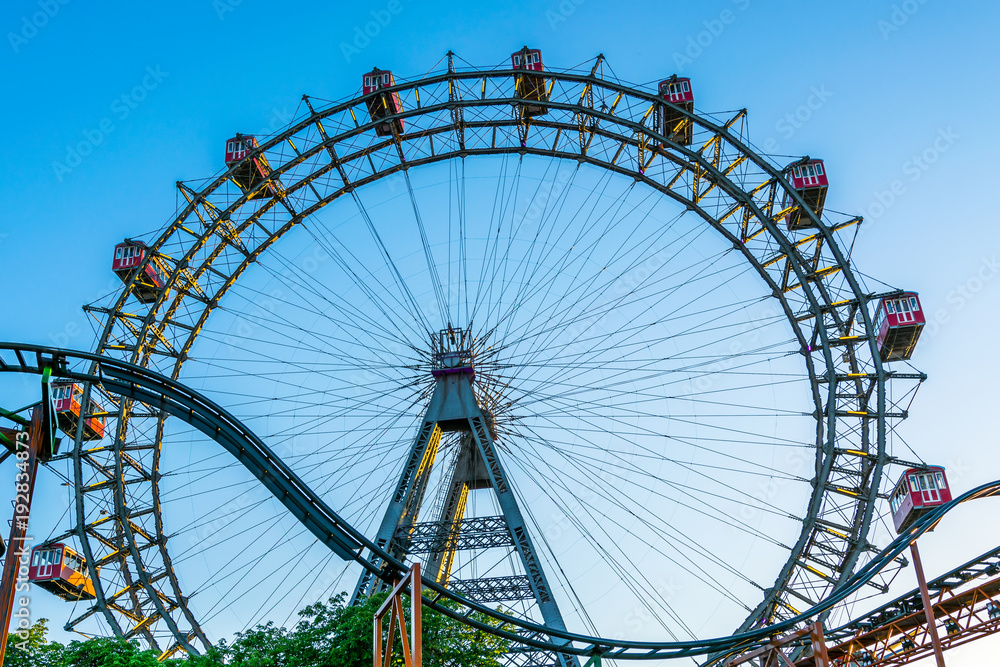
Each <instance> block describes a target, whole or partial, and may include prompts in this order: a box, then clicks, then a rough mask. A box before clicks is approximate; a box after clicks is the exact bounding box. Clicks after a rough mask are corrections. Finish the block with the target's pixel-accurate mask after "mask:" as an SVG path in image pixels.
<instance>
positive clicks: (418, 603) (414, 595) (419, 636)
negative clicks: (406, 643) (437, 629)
mask: <svg viewBox="0 0 1000 667" xmlns="http://www.w3.org/2000/svg"><path fill="white" fill-rule="evenodd" d="M423 606H424V600H423V595H422V594H421V592H420V563H414V564H413V567H412V568H410V632H411V635H410V637H411V639H410V644H411V646H412V648H413V654H412V655H413V667H421V665H422V664H423V652H424V648H423V635H424V627H423V621H422V620H421V618H420V612H421V611H422V609H423Z"/></svg>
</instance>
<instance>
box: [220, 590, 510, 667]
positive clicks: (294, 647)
mask: <svg viewBox="0 0 1000 667" xmlns="http://www.w3.org/2000/svg"><path fill="white" fill-rule="evenodd" d="M385 598H386V596H385V595H384V594H383V595H374V596H372V597H370V598H368V599H367V600H365V601H364V602H363V603H362V604H359V605H356V606H350V605H347V604H345V601H346V599H347V598H346V595H345V594H343V593H341V594H340V595H337V596H335V597H332V598H330V600H329V601H328V602H326V603H317V604H314V605H311V606H309V607H306V608H305V609H303V610H302V611H301V612H299V616H300V620H299V622H298V623H297V624H296V625H295V627H294V628H293V629H292V630H291V631H286V630H284V629H282V628H276V627H274V625H273V624H270V623H269V624H267V625H261V626H258V627H257V628H255V629H253V630H249V631H247V632H244V633H240V634H239V635H237V637H236V639H235V640H234V641H233V643H232V644H231V645H229V646H225V645H223V646H220V652H221V654H222V655H223V656H224V657H225V659H226V664H228V665H231V666H232V667H272V666H273V667H328V666H329V665H335V666H336V667H370V665H371V664H372V647H373V637H372V631H373V626H372V618H373V617H374V614H375V611H376V610H377V609H378V607H379V606H380V605H381V604H382V602H383V601H384V600H385ZM408 610H409V605H407V614H406V616H407V625H409V613H408ZM386 620H388V619H386ZM422 621H423V655H424V665H426V666H428V667H499V665H500V664H501V663H500V660H499V658H500V656H502V655H503V653H504V652H506V650H507V648H508V644H507V642H505V641H504V640H501V639H499V638H497V637H494V636H493V635H490V634H488V633H485V632H482V631H479V630H474V629H472V628H470V627H469V626H468V625H466V624H464V623H462V622H460V621H456V620H454V619H451V618H449V617H447V616H445V615H443V614H440V613H438V612H435V611H431V610H429V609H426V608H425V609H424V611H423V614H422ZM393 657H394V660H393V662H394V664H395V665H402V664H403V658H402V646H401V644H400V641H399V637H398V633H397V637H396V646H395V649H394V651H393Z"/></svg>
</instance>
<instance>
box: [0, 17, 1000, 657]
mask: <svg viewBox="0 0 1000 667" xmlns="http://www.w3.org/2000/svg"><path fill="white" fill-rule="evenodd" d="M340 5H341V3H336V5H335V4H334V3H320V2H294V1H293V2H287V3H280V6H281V9H280V10H278V9H276V7H277V6H279V3H270V2H265V1H264V0H215V1H214V2H213V0H199V1H197V2H194V1H187V0H185V1H181V2H172V3H151V4H147V3H131V2H130V3H125V2H102V3H99V5H98V6H95V3H87V2H84V1H83V0H42V1H41V2H39V1H37V0H36V1H25V0H8V1H7V2H6V3H4V7H3V10H2V11H0V32H2V33H3V43H2V44H0V81H2V89H3V91H4V100H5V102H4V104H2V105H0V124H2V125H3V126H4V127H6V128H7V131H6V140H5V148H4V150H3V152H2V155H0V160H2V164H3V178H2V179H0V195H2V197H3V199H4V201H6V202H7V204H6V206H7V208H6V209H5V211H4V213H3V214H2V217H0V264H2V266H3V274H2V275H3V281H4V282H3V284H4V289H3V291H2V292H0V306H2V308H0V311H2V312H3V313H4V317H3V320H2V324H0V339H3V340H16V341H23V342H33V343H41V344H53V345H62V346H67V347H74V348H79V349H90V347H91V346H92V345H93V342H94V337H93V331H92V327H91V326H90V325H89V324H88V323H87V321H86V319H85V317H84V314H83V312H82V311H81V309H80V306H81V305H82V304H84V303H87V302H91V301H94V300H96V299H97V298H99V297H102V296H104V295H106V294H107V293H108V292H109V291H110V290H112V289H114V288H115V285H116V280H115V279H114V276H113V275H112V274H111V272H110V253H111V249H112V246H113V245H114V244H115V243H116V242H118V241H119V240H120V239H121V238H122V237H124V236H130V235H138V234H140V233H143V232H148V231H152V230H156V229H159V228H161V227H162V226H163V225H164V224H165V223H166V222H167V221H168V219H169V218H170V216H171V214H172V213H173V211H174V210H175V208H176V206H177V193H176V188H175V187H174V182H175V181H177V180H181V179H195V178H203V177H207V176H210V175H212V174H215V173H217V172H218V171H219V170H220V169H221V168H222V166H223V165H222V147H223V142H224V140H225V139H226V138H228V137H229V136H231V135H232V133H233V132H234V131H242V132H258V133H267V132H269V131H272V130H275V129H277V128H279V127H281V126H283V125H284V124H285V123H287V122H288V121H289V120H291V118H292V117H293V116H294V115H295V113H296V109H297V107H298V105H299V100H300V98H301V96H302V94H303V93H308V94H309V95H312V96H316V97H319V98H324V99H328V100H334V99H340V98H343V97H345V96H348V95H353V94H355V93H356V92H359V90H358V89H359V83H360V80H359V77H360V73H361V72H362V71H363V70H365V69H370V68H371V67H372V66H375V65H377V66H379V67H383V68H392V69H393V70H394V71H395V72H397V75H399V74H403V75H404V76H406V77H407V78H409V77H414V76H418V75H420V74H422V73H424V72H427V71H429V70H432V69H440V68H441V64H440V60H441V59H442V58H443V57H444V54H445V53H446V52H447V51H448V50H449V49H450V50H452V51H454V52H455V53H456V54H457V55H458V56H459V57H461V58H462V59H463V60H465V61H467V62H468V63H471V64H475V65H481V66H488V67H492V66H495V65H497V64H499V63H500V62H502V61H503V60H505V59H506V57H507V54H509V53H510V52H511V51H513V50H515V49H517V48H518V47H520V46H521V45H522V44H529V45H532V46H536V47H538V48H541V49H543V50H544V54H545V60H546V63H549V64H552V65H554V66H557V67H571V66H574V65H577V64H579V63H583V62H585V61H588V60H590V59H592V58H593V57H594V56H595V55H596V54H598V53H603V54H604V55H605V57H606V58H607V65H608V66H609V67H610V68H611V70H612V71H613V72H614V73H615V75H617V76H618V77H619V78H621V79H622V80H624V81H629V82H634V83H636V84H640V85H645V86H647V87H651V85H652V83H653V82H654V81H657V80H659V79H661V78H663V76H664V75H668V74H671V73H674V72H677V73H680V74H684V75H688V76H690V77H692V80H693V81H694V82H695V87H696V91H697V95H698V98H697V106H698V108H699V109H702V110H707V111H722V110H730V109H739V108H744V107H745V108H747V109H748V110H749V123H750V124H749V127H750V131H751V135H750V136H751V140H752V141H753V143H754V144H755V145H756V146H758V147H759V148H760V149H761V150H762V151H765V152H768V153H771V154H773V155H776V156H777V155H787V156H799V155H804V154H807V153H808V154H809V155H813V156H817V157H822V158H824V159H825V160H826V164H827V170H828V172H829V174H830V181H831V188H830V195H829V199H828V203H827V205H828V207H830V208H832V209H835V210H838V211H843V212H847V213H859V214H862V215H864V216H865V218H866V221H865V223H864V225H863V227H862V233H861V234H860V236H859V239H858V242H857V245H856V247H855V248H854V250H853V258H854V260H855V262H856V264H857V266H858V267H859V268H860V270H861V271H862V272H863V274H865V275H866V276H869V278H866V283H867V286H868V287H869V288H870V289H871V290H872V291H879V290H881V289H882V284H881V283H880V282H879V281H883V282H884V283H885V284H888V285H891V286H893V287H900V288H904V289H910V290H915V291H918V292H919V293H920V296H921V299H922V301H923V305H924V308H925V310H927V311H928V312H929V313H932V314H933V322H932V323H931V324H929V325H928V327H927V329H926V330H925V333H924V335H923V338H922V339H921V341H920V344H919V346H918V349H917V353H916V355H915V357H914V359H913V362H912V363H913V364H914V366H915V367H917V368H919V369H920V370H922V371H924V372H926V373H927V374H928V375H929V378H930V379H929V380H928V382H926V383H925V384H924V385H923V387H922V388H921V390H920V391H919V392H918V394H917V396H916V399H915V401H914V402H913V405H912V408H911V410H912V416H911V418H910V419H909V420H907V421H906V422H905V423H904V424H903V425H902V426H901V427H900V429H899V437H900V438H902V440H903V441H905V442H906V443H907V444H908V445H909V446H910V447H912V448H913V450H915V451H916V452H917V453H918V454H919V456H920V457H922V458H923V459H925V460H927V461H928V462H936V463H941V464H944V465H946V466H948V468H949V470H950V472H951V481H952V485H953V487H954V488H956V489H958V490H965V489H967V488H970V487H972V486H975V485H977V484H979V483H983V482H986V481H990V480H993V479H997V478H1000V453H998V442H997V435H996V434H997V410H996V407H995V403H996V400H997V398H998V392H997V390H996V389H995V384H994V382H993V380H991V378H994V377H996V376H997V375H998V374H1000V362H998V358H997V355H996V353H994V352H990V351H989V347H988V346H989V341H990V340H992V339H993V337H994V332H995V331H996V329H997V328H998V327H1000V313H998V307H997V306H998V303H1000V263H998V262H1000V227H998V223H1000V220H998V219H997V218H998V216H997V214H996V212H995V209H994V208H993V206H992V204H993V191H994V189H995V186H994V184H993V183H992V179H991V177H990V175H991V174H992V173H994V171H995V170H994V168H993V167H994V165H995V162H996V155H997V154H998V148H1000V146H998V140H997V135H996V133H995V130H994V129H993V128H992V122H993V117H994V116H995V114H996V109H997V108H998V106H1000V94H998V90H997V84H996V81H997V71H1000V53H998V48H997V46H996V37H995V31H996V26H997V25H998V24H1000V5H998V4H997V3H995V2H987V1H985V0H976V1H967V2H944V1H943V0H906V1H902V2H900V1H898V0H897V1H896V2H892V1H888V0H867V1H860V0H849V1H844V2H836V3H802V2H790V1H787V0H785V1H781V0H778V1H774V2H764V1H763V0H732V1H730V0H725V1H722V0H711V1H705V2H697V3H679V2H672V1H671V2H629V3H607V2H599V1H598V0H562V2H559V1H557V0H552V1H551V2H544V1H541V2H523V1H512V2H504V3H497V2H492V1H485V2H477V3H447V4H446V3H440V2H418V1H416V0H392V1H391V2H382V1H379V0H376V1H374V2H372V1H365V2H360V3H350V4H349V5H348V6H346V7H344V8H340ZM390 9H391V10H393V11H396V13H392V11H390ZM373 12H375V14H374V15H373ZM379 16H381V17H383V19H384V18H385V17H386V16H389V17H391V18H389V20H388V21H385V23H386V25H384V26H380V28H379V31H378V34H377V35H376V36H375V37H374V38H371V39H369V40H368V42H367V43H366V42H365V41H363V40H360V39H358V40H357V41H356V42H355V39H356V37H357V35H358V34H359V33H360V31H361V30H362V29H363V27H364V26H365V24H366V23H367V22H370V21H372V20H373V18H378V17H379ZM775 159H776V160H777V161H778V162H783V161H784V158H780V157H776V158H775ZM876 279H877V280H876ZM33 386H34V385H32V387H33ZM0 399H2V400H0V405H4V406H6V407H14V406H15V405H18V406H19V405H20V404H23V403H27V402H29V401H30V400H31V398H30V391H29V390H28V389H26V388H25V386H24V384H23V383H20V382H13V381H10V380H9V379H4V382H3V383H2V384H0ZM896 446H897V449H896V451H897V453H901V452H903V451H905V448H901V447H900V445H899V441H897V445H896ZM52 486H53V488H54V489H55V491H56V492H57V495H58V497H59V498H60V500H59V502H60V503H61V502H63V500H62V499H63V498H65V493H66V491H65V489H64V490H62V491H59V490H58V487H57V486H56V485H55V484H53V485H52ZM995 504H996V501H980V502H979V503H976V504H975V505H974V506H970V507H967V508H962V509H960V510H958V511H957V512H956V513H955V515H956V516H955V517H954V518H950V519H949V520H948V521H946V522H945V524H944V525H942V526H941V527H940V528H939V530H938V531H937V532H936V533H934V534H932V535H930V536H929V537H926V538H925V539H924V540H923V541H922V551H923V553H924V559H925V566H926V568H927V570H928V574H929V576H935V575H936V574H938V573H940V572H943V571H945V570H946V569H949V568H951V567H953V566H955V565H957V564H959V563H961V562H963V561H964V560H966V559H968V558H970V557H972V556H975V555H978V554H979V553H981V552H983V551H985V550H986V549H988V548H990V547H992V546H995V545H996V544H998V538H1000V533H998V531H997V529H996V528H995V526H996V522H995V520H994V518H993V516H994V512H995ZM60 507H61V506H60ZM896 585H897V586H898V589H897V592H898V593H902V592H904V591H905V590H906V587H908V586H911V585H912V576H911V575H910V574H909V573H908V572H905V573H903V574H902V575H901V576H900V577H899V578H898V580H897V582H896ZM42 595H44V594H43V593H37V594H36V597H38V598H41V596H42ZM38 605H39V609H43V610H44V614H45V615H48V616H50V617H51V618H53V619H54V625H56V626H59V625H61V623H62V622H63V620H64V618H62V617H61V616H60V611H59V608H58V606H57V605H53V604H52V601H44V602H43V601H42V600H39V602H38ZM63 615H64V614H63ZM989 645H990V642H989V641H987V642H980V643H979V644H978V645H973V646H971V647H968V648H966V649H958V650H956V651H954V652H952V653H950V654H949V656H948V658H949V664H951V665H963V664H969V665H971V664H982V663H980V662H976V658H975V656H976V655H991V656H992V655H993V653H992V651H989V650H988V647H989ZM994 659H995V658H994Z"/></svg>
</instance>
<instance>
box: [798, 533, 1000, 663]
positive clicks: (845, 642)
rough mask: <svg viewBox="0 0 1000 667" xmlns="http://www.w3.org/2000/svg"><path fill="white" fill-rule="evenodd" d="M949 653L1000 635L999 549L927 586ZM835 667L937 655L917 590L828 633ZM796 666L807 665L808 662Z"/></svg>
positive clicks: (901, 660)
mask: <svg viewBox="0 0 1000 667" xmlns="http://www.w3.org/2000/svg"><path fill="white" fill-rule="evenodd" d="M927 587H928V589H929V590H930V592H931V603H932V605H933V607H934V618H935V620H936V622H937V625H938V634H939V635H940V637H941V644H942V647H943V648H945V649H949V648H953V647H955V646H961V645H962V644H967V643H969V642H971V641H975V640H976V639H980V638H982V637H985V636H988V635H991V634H993V633H995V632H997V631H998V630H1000V548H996V549H992V550H991V551H988V552H986V553H984V554H983V555H981V556H979V557H978V558H975V559H973V560H971V561H969V562H968V563H965V564H963V565H961V566H959V567H957V568H955V569H954V570H952V571H951V572H948V573H947V574H945V575H942V576H940V577H938V578H937V579H934V580H933V581H929V582H928V583H927ZM827 637H828V638H829V639H830V640H831V642H837V644H836V645H835V646H832V647H830V649H829V654H830V659H831V661H832V664H833V665H847V664H849V663H851V662H855V663H857V664H859V665H861V664H865V663H867V664H869V665H905V664H909V663H911V662H915V661H917V660H921V659H923V658H926V657H928V656H930V655H932V654H933V646H932V642H931V637H930V633H929V629H928V627H927V619H926V617H925V615H924V610H923V603H922V602H921V600H920V591H918V590H913V591H910V592H909V593H907V594H906V595H903V596H900V597H898V598H896V599H895V600H893V601H892V602H889V603H888V604H885V605H883V606H882V607H879V608H878V609H875V610H874V611H872V612H870V613H868V614H866V615H865V616H863V617H861V618H859V619H855V620H854V621H852V622H851V623H849V624H847V625H844V626H842V627H840V628H837V629H836V630H831V631H830V632H828V633H827ZM798 664H802V665H808V664H810V663H808V662H805V661H803V662H800V663H798Z"/></svg>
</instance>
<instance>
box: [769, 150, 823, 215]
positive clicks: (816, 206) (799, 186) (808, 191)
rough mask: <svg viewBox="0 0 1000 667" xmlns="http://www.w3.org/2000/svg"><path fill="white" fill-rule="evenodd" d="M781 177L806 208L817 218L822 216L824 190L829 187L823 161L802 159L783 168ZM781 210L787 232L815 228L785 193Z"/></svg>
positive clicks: (804, 213)
mask: <svg viewBox="0 0 1000 667" xmlns="http://www.w3.org/2000/svg"><path fill="white" fill-rule="evenodd" d="M782 175H783V176H784V177H785V178H786V179H787V180H788V182H789V183H790V184H791V186H792V188H793V189H794V190H795V191H796V192H798V193H799V195H800V196H801V197H802V199H803V200H805V202H806V206H808V207H809V208H811V209H812V211H813V213H815V214H816V216H817V217H820V216H822V215H823V206H824V205H825V204H826V190H827V187H828V186H829V185H830V183H829V181H828V180H827V177H826V169H825V168H824V166H823V161H822V160H814V159H811V158H808V157H804V158H802V159H801V160H799V161H798V162H793V163H792V164H790V165H788V166H787V167H785V170H784V172H782ZM781 208H782V210H783V211H784V212H785V224H786V225H787V226H788V229H789V230H793V231H794V230H796V229H805V228H807V227H815V225H814V224H813V221H812V219H811V218H810V217H809V214H807V213H806V212H805V211H803V210H802V209H801V208H799V207H798V206H797V205H796V203H795V200H794V199H792V197H791V195H790V194H789V193H787V192H786V193H785V196H784V199H783V200H782V203H781Z"/></svg>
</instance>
